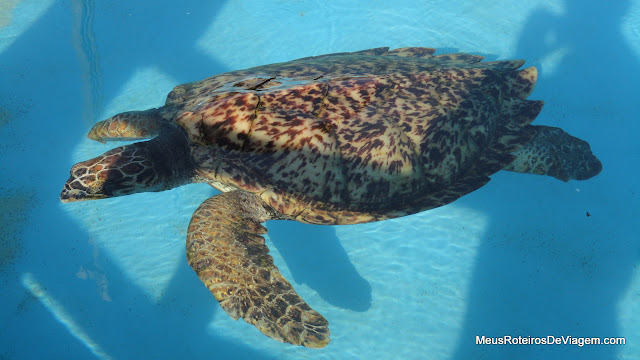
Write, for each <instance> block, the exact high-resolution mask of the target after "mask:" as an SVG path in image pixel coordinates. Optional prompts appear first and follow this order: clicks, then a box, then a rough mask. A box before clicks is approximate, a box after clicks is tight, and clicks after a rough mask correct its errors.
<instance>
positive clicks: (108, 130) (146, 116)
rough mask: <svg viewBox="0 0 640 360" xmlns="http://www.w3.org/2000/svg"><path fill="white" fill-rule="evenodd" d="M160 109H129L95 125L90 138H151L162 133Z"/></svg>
mask: <svg viewBox="0 0 640 360" xmlns="http://www.w3.org/2000/svg"><path fill="white" fill-rule="evenodd" d="M164 123H166V121H163V119H162V117H161V116H160V109H149V110H144V111H127V112H123V113H121V114H118V115H115V116H112V117H110V118H108V119H106V120H102V121H100V122H98V123H97V124H95V125H93V127H92V128H91V130H90V131H89V135H88V136H89V139H91V140H96V141H99V142H101V143H104V142H106V141H112V140H142V139H150V138H153V137H155V136H157V135H158V134H159V133H160V130H161V128H162V124H164Z"/></svg>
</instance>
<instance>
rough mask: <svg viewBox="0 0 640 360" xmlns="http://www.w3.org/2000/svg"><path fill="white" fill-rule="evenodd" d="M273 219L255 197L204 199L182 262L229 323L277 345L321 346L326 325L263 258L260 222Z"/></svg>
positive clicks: (242, 194)
mask: <svg viewBox="0 0 640 360" xmlns="http://www.w3.org/2000/svg"><path fill="white" fill-rule="evenodd" d="M272 218H273V211H272V210H270V209H269V207H268V205H266V204H265V203H264V202H263V201H262V200H261V199H260V198H259V197H258V196H256V195H253V194H251V193H248V192H245V191H239V190H236V191H230V192H226V193H222V194H219V195H216V196H213V197H211V198H209V199H207V200H206V201H205V202H204V203H202V205H200V207H198V209H197V210H196V211H195V212H194V214H193V217H192V219H191V223H190V224H189V229H188V231H187V262H188V263H189V265H190V266H191V267H192V268H193V269H194V270H195V272H196V273H197V274H198V277H199V278H200V280H201V281H202V282H203V283H204V284H205V285H206V286H207V288H208V289H209V290H210V291H211V293H213V295H214V296H215V298H216V299H217V300H218V301H219V302H220V305H221V306H222V308H223V309H224V310H225V311H226V312H227V314H229V316H231V317H232V318H233V319H235V320H237V319H238V318H243V319H244V321H246V322H247V323H249V324H252V325H254V326H255V327H257V328H258V330H260V331H261V332H262V333H263V334H265V335H267V336H269V337H271V338H273V339H275V340H278V341H282V342H287V343H291V344H295V345H302V346H307V347H315V348H320V347H324V346H326V345H327V344H328V343H329V328H328V322H327V320H325V318H324V317H322V315H320V314H319V313H317V312H316V311H315V310H313V309H311V308H310V307H309V305H307V304H306V303H305V302H304V300H302V298H301V297H300V296H299V295H298V294H297V293H296V292H295V290H294V289H293V287H292V286H291V284H289V282H288V281H287V280H286V279H285V278H284V277H283V276H282V274H281V273H280V271H279V270H278V268H277V267H276V266H275V265H274V264H273V258H272V257H271V256H270V255H269V254H268V252H269V249H268V248H267V246H266V245H265V241H264V238H263V237H262V236H261V235H260V234H265V233H266V232H267V229H266V228H264V227H263V226H262V225H260V223H261V222H264V221H266V220H269V219H272Z"/></svg>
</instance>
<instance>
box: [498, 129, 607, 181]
mask: <svg viewBox="0 0 640 360" xmlns="http://www.w3.org/2000/svg"><path fill="white" fill-rule="evenodd" d="M529 129H531V130H533V131H535V135H534V136H533V137H532V138H531V140H530V141H529V142H527V143H526V144H525V145H524V146H522V147H521V148H520V149H518V150H517V151H515V152H513V153H512V154H513V155H515V156H516V158H515V160H513V162H511V164H509V165H507V166H506V167H505V168H504V170H507V171H515V172H520V173H527V174H538V175H549V176H553V177H554V178H556V179H559V180H562V181H565V182H566V181H569V180H572V179H573V180H586V179H590V178H592V177H594V176H596V175H598V174H599V173H600V171H601V170H602V163H600V160H598V159H597V158H596V157H595V156H594V155H593V153H592V152H591V148H590V147H589V144H588V143H587V142H586V141H584V140H581V139H578V138H577V137H574V136H571V135H569V134H567V133H566V132H565V131H563V130H562V129H560V128H556V127H550V126H540V125H536V126H533V125H528V126H527V130H529Z"/></svg>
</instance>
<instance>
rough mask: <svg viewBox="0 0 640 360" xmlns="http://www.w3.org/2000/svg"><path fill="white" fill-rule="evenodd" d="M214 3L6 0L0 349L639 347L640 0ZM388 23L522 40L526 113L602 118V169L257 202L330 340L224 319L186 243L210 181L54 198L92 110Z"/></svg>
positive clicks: (216, 353)
mask: <svg viewBox="0 0 640 360" xmlns="http://www.w3.org/2000/svg"><path fill="white" fill-rule="evenodd" d="M204 3H205V2H198V1H191V0H186V1H179V2H168V1H165V2H158V1H130V2H119V1H96V2H94V1H89V0H72V1H54V0H23V1H18V0H8V1H7V0H5V1H0V156H1V157H0V158H1V162H0V169H1V175H2V176H1V180H0V181H1V183H0V287H1V288H2V289H3V290H2V297H1V298H0V304H1V306H2V307H1V308H0V311H1V312H0V323H1V324H2V326H0V359H93V358H95V359H231V358H233V359H455V360H458V359H640V345H639V344H640V325H639V324H640V267H639V266H638V264H639V261H640V240H639V237H638V233H639V232H640V226H639V225H638V217H639V216H640V188H639V186H638V180H637V179H638V177H639V175H640V166H639V164H640V142H639V141H638V135H639V134H640V131H639V130H640V125H639V123H640V122H639V121H638V119H639V118H640V116H639V114H640V110H639V108H638V106H637V100H638V86H637V84H638V83H640V68H639V65H640V45H638V44H640V1H639V0H634V1H627V0H617V1H615V2H607V3H606V5H605V2H601V1H578V0H564V1H562V0H557V1H552V0H538V1H534V0H529V1H525V2H523V1H512V0H502V1H498V0H496V1H486V2H482V5H480V2H470V1H462V0H458V1H455V0H449V1H441V0H435V1H423V2H411V1H395V2H393V4H391V2H384V1H325V2H321V1H304V0H301V1H285V0H281V1H226V2H225V1H212V2H207V4H206V5H203V4H204ZM380 46H390V47H392V48H396V47H403V46H429V47H435V48H438V49H439V52H440V53H446V52H456V51H465V52H470V53H474V54H479V55H483V56H485V57H486V58H487V59H488V60H500V59H510V58H523V59H527V65H535V66H537V67H538V69H539V72H540V77H539V82H538V86H537V88H536V90H535V91H534V93H533V94H532V95H531V98H532V99H544V100H545V101H546V105H545V108H544V110H543V112H542V113H541V115H540V116H539V117H538V119H537V120H536V124H545V125H551V126H560V127H562V128H563V129H565V130H567V131H568V132H570V133H571V134H573V135H575V136H578V137H580V138H583V139H586V140H587V141H589V143H590V144H591V148H592V149H593V151H594V153H595V154H596V155H597V156H598V157H599V158H600V160H601V161H602V163H603V165H604V169H603V171H602V173H601V174H600V175H598V176H597V177H595V178H593V179H590V180H588V181H584V182H576V181H571V182H569V183H562V182H560V181H557V180H555V179H552V178H546V177H539V176H533V175H522V174H515V173H506V172H501V173H498V174H496V175H494V176H493V177H492V178H493V180H492V181H491V182H490V183H489V184H488V185H487V186H485V187H483V188H482V189H480V190H478V191H476V192H474V193H472V194H470V195H468V196H466V197H464V198H462V199H460V200H458V201H456V202H455V203H453V204H450V205H447V206H445V207H442V208H438V209H435V210H432V211H428V212H424V213H420V214H416V215H413V216H408V217H405V218H401V219H394V220H390V221H385V222H379V223H372V224H363V225H354V226H335V227H330V226H324V227H322V226H310V225H303V224H298V223H287V222H270V223H268V228H269V235H268V239H267V243H268V245H269V246H270V248H271V251H272V255H273V257H274V259H275V262H276V264H277V265H278V266H279V267H280V269H281V271H282V272H283V274H284V275H285V276H286V277H287V278H288V279H289V280H290V281H291V283H292V284H293V286H294V287H295V288H296V290H297V291H298V292H299V293H300V294H301V295H302V297H303V298H305V299H306V300H307V302H308V303H309V304H310V305H311V306H313V307H314V308H315V309H316V310H318V311H319V312H320V313H322V314H323V315H324V316H325V317H326V318H327V319H328V320H329V322H330V324H331V331H332V342H331V344H330V345H329V346H327V347H326V348H324V349H320V350H317V349H305V348H298V347H294V346H290V345H286V344H281V343H278V342H275V341H272V340H270V339H268V338H266V337H265V336H263V335H262V334H260V333H259V332H258V331H257V330H256V329H255V328H253V327H252V326H249V325H247V324H246V323H244V322H242V321H237V322H234V321H233V320H231V319H230V318H229V317H228V316H227V315H226V314H225V313H224V312H223V311H222V310H221V308H220V307H219V305H218V304H217V303H216V301H215V300H214V299H213V297H212V296H211V294H210V293H209V292H208V291H207V289H206V288H204V287H203V286H202V284H201V283H200V282H199V280H198V279H197V277H196V276H195V274H194V273H193V272H192V270H191V269H190V268H189V266H188V265H187V264H186V261H185V257H184V237H185V231H186V227H187V224H188V221H189V218H190V216H191V213H192V212H193V211H194V210H195V208H196V207H197V206H198V205H199V204H200V203H201V202H202V201H203V200H204V199H206V198H207V197H208V196H210V195H212V194H214V193H215V192H214V191H213V190H212V189H211V188H209V187H208V186H206V185H202V184H199V185H190V186H185V187H182V188H179V189H175V190H172V191H168V192H164V193H157V194H138V195H132V196H129V197H123V198H116V199H109V200H101V201H95V202H85V203H73V204H64V205H63V204H61V203H60V202H59V201H58V195H59V192H60V189H61V187H62V185H63V183H64V181H65V180H66V179H67V177H68V170H69V168H70V166H71V165H72V164H73V163H75V162H77V161H80V160H84V159H87V158H90V157H93V156H96V155H98V154H100V153H102V152H104V151H106V150H107V149H110V148H112V147H114V146H115V145H117V144H115V145H114V144H113V143H112V144H108V145H102V144H98V143H93V142H91V141H89V140H88V139H86V133H87V131H88V129H89V128H90V126H91V124H93V123H95V122H96V121H98V120H101V119H103V118H105V117H108V116H111V115H113V114H115V113H118V112H121V111H125V110H132V109H145V108H149V107H155V106H159V105H161V104H162V103H163V102H164V97H165V96H166V94H167V93H168V92H169V91H170V90H171V88H172V87H173V86H175V85H177V84H180V83H184V82H189V81H194V80H199V79H202V78H205V77H207V76H210V75H213V74H216V73H221V72H225V71H230V70H235V69H240V68H245V67H249V66H255V65H261V64H268V63H273V62H280V61H287V60H291V59H295V58H299V57H304V56H309V55H317V54H323V53H332V52H342V51H356V50H362V49H367V48H372V47H380ZM587 213H589V215H590V216H587ZM477 335H478V336H482V335H485V336H489V337H500V336H503V335H511V336H523V337H528V336H533V337H546V336H548V335H552V336H556V337H560V336H572V337H602V338H604V337H624V338H625V339H626V344H625V345H585V346H582V347H580V346H577V345H476V336H477Z"/></svg>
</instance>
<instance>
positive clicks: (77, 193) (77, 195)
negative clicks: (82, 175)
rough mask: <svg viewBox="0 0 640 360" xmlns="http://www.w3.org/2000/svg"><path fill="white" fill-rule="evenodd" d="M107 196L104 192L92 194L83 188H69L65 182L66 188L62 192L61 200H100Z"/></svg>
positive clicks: (67, 201)
mask: <svg viewBox="0 0 640 360" xmlns="http://www.w3.org/2000/svg"><path fill="white" fill-rule="evenodd" d="M106 197H107V196H105V195H102V194H90V193H88V192H87V191H85V190H82V189H67V185H66V184H65V187H64V189H62V192H61V193H60V201H62V202H63V203H69V202H74V201H85V200H98V199H104V198H106Z"/></svg>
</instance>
